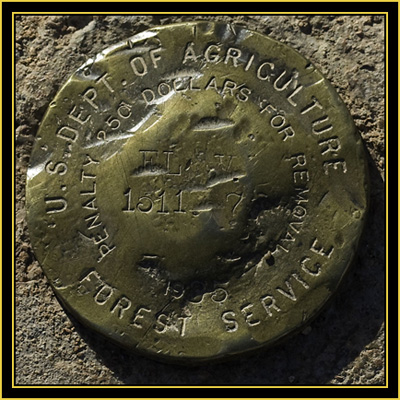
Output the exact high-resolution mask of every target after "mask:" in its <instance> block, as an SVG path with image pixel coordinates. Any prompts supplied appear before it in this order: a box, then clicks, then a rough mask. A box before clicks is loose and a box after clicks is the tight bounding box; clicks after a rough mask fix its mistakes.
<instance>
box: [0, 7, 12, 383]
mask: <svg viewBox="0 0 400 400" xmlns="http://www.w3.org/2000/svg"><path fill="white" fill-rule="evenodd" d="M14 33H15V32H14V15H12V19H11V38H12V46H11V47H12V49H11V62H12V70H11V71H12V78H11V80H12V101H11V113H12V120H11V129H12V138H11V146H12V148H11V160H12V169H11V183H12V189H11V195H12V198H11V207H12V215H11V217H12V225H11V226H12V235H13V236H12V244H11V251H12V258H11V260H12V262H11V274H12V275H11V281H12V282H11V293H12V308H11V329H12V331H11V346H12V349H13V352H12V355H11V369H12V371H11V377H12V382H13V384H14V366H15V360H14V343H15V342H14V339H15V337H14V334H15V324H14V318H15V315H14V306H15V245H14V239H15V226H14V218H15V205H14V195H15V193H14V187H15V186H14V185H15V182H14V166H15V154H14V149H15V139H14V132H15V130H14V128H15V126H14V115H15V114H14V113H15V93H14V76H15V58H14ZM3 267H4V266H3ZM0 279H1V278H0Z"/></svg>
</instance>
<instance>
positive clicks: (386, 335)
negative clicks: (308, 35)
mask: <svg viewBox="0 0 400 400" xmlns="http://www.w3.org/2000/svg"><path fill="white" fill-rule="evenodd" d="M28 1H29V0H26V1H25V2H28ZM45 1H46V0H45ZM151 1H153V0H149V2H151ZM233 1H236V0H233ZM295 1H296V0H295ZM3 2H7V1H3ZM23 2H24V1H23ZM71 2H75V0H71ZM76 2H78V0H76ZM260 2H261V1H260ZM338 2H340V1H338ZM367 2H369V0H367ZM371 2H372V1H371ZM389 2H393V3H398V1H397V0H389ZM51 14H108V15H143V14H150V15H151V14H162V15H165V14H189V15H198V14H199V13H198V12H118V13H115V12H114V13H113V12H96V13H91V12H60V11H57V12H51V13H46V12H12V13H11V15H12V56H11V59H12V85H13V88H14V73H15V70H14V69H15V66H14V50H13V49H14V17H15V15H51ZM203 14H208V15H210V14H216V15H220V14H222V15H228V14H229V15H237V14H238V12H214V13H207V12H205V13H203ZM240 14H250V15H254V14H259V15H271V14H279V15H280V14H285V15H309V14H311V15H314V14H316V15H319V14H335V15H351V14H356V15H384V16H385V21H386V24H385V25H386V51H385V52H386V63H385V64H386V77H385V78H386V96H385V98H386V124H385V127H386V135H385V137H386V149H385V156H386V165H388V147H389V146H388V141H389V139H388V135H387V133H388V109H387V104H388V46H387V44H388V41H389V38H388V19H387V16H388V12H334V13H331V12H306V13H299V12H284V13H283V12H241V13H240ZM398 14H400V10H399V11H398ZM0 16H2V10H1V11H0ZM398 36H400V34H399V33H398ZM0 37H1V33H0ZM1 50H2V46H1V43H0V51H1ZM1 71H2V66H1V64H0V72H1ZM1 87H2V83H1V82H0V88H1ZM399 88H400V84H399ZM0 103H1V100H0ZM14 110H15V99H14V96H13V99H12V116H13V118H12V132H13V134H12V155H11V159H12V165H13V167H14V161H15V157H14V145H15V138H14V128H15V127H14ZM0 115H1V116H2V114H0ZM0 150H2V144H1V143H0ZM398 150H400V145H398ZM398 170H400V166H399V167H398ZM0 172H1V166H0ZM385 179H386V199H388V171H387V168H386V170H385ZM0 185H1V187H2V178H1V175H0ZM399 193H400V190H399ZM1 197H2V189H0V205H1V204H2V199H1ZM14 213H15V208H14V169H13V170H12V232H13V238H14V234H15V232H14ZM399 218H400V217H399ZM1 221H2V217H1V216H0V222H1ZM1 237H2V232H0V239H1ZM387 242H388V210H387V208H386V243H387ZM399 244H400V239H399ZM11 247H12V257H13V258H12V260H13V261H12V348H13V350H14V332H15V324H14V298H15V290H14V284H15V279H14V278H15V276H14V275H15V274H14V273H15V263H14V251H15V248H14V240H12V246H11ZM399 247H400V246H399ZM1 250H2V247H0V252H1ZM387 272H388V257H387V247H386V310H387V309H388V273H387ZM1 282H2V277H1V276H0V283H1ZM1 304H2V303H1V299H0V307H1ZM385 322H386V329H385V338H386V363H385V367H386V371H385V372H386V378H387V380H386V385H385V386H383V385H382V386H325V385H324V386H250V387H249V386H202V387H204V388H247V389H250V388H292V387H296V388H321V387H324V388H339V389H340V388H386V387H388V377H387V371H388V316H387V313H386V321H385ZM0 326H1V327H2V324H1V325H0ZM1 338H2V336H1V332H0V340H1ZM1 352H2V350H0V354H1ZM14 364H15V360H14V351H13V352H12V388H16V389H18V388H37V387H38V386H26V385H24V386H15V385H14V378H15V377H14ZM399 374H400V373H399ZM399 377H400V375H399ZM40 387H41V388H65V387H66V386H53V385H51V386H42V385H41V386H40ZM67 387H71V386H67ZM154 387H156V388H192V387H193V386H73V388H154Z"/></svg>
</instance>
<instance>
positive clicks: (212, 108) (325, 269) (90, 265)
mask: <svg viewBox="0 0 400 400" xmlns="http://www.w3.org/2000/svg"><path fill="white" fill-rule="evenodd" d="M366 207H367V174H366V161H365V158H364V151H363V146H362V143H361V138H360V136H359V135H358V134H357V133H356V132H355V127H354V124H353V122H352V119H351V117H350V115H349V113H348V111H347V110H346V108H345V106H344V104H343V103H342V101H341V100H340V99H339V97H338V95H337V94H336V93H335V91H334V90H333V88H332V86H331V85H330V84H329V83H328V82H327V81H326V80H325V79H324V77H323V76H322V75H321V74H320V73H319V72H318V71H317V70H316V69H315V68H314V66H313V65H312V64H311V63H310V62H309V61H307V60H305V59H304V58H303V57H302V56H300V55H299V54H298V53H297V52H295V51H294V50H292V49H291V48H289V47H288V46H286V45H284V44H281V43H279V42H276V41H274V40H271V39H269V38H268V37H265V36H263V35H261V34H259V33H256V32H252V31H249V30H247V29H244V28H243V27H240V26H232V25H225V24H214V23H209V22H199V23H184V24H177V25H169V26H163V27H157V28H154V29H150V30H148V31H146V32H142V33H140V34H138V35H135V36H133V37H131V38H129V39H128V40H125V41H123V42H121V43H118V44H116V45H115V46H113V47H110V48H109V49H107V50H105V51H103V52H102V53H100V54H99V55H97V56H96V57H95V58H94V59H91V60H89V61H87V62H86V63H85V65H83V66H82V67H81V68H80V69H78V71H77V72H76V73H75V74H74V75H73V76H72V77H71V78H70V79H69V80H68V82H67V83H66V84H65V86H64V87H63V88H62V89H61V90H60V92H59V93H58V94H57V96H56V98H55V99H54V101H53V102H52V103H51V104H50V107H49V109H48V111H47V113H46V115H45V117H44V119H43V121H42V124H41V127H40V130H39V132H38V134H37V141H36V144H35V147H34V150H33V153H32V158H31V164H30V169H29V172H28V182H27V208H28V218H29V219H28V223H29V229H30V234H31V239H32V243H33V247H34V250H35V254H36V256H37V258H38V260H39V262H40V263H41V265H42V267H43V269H44V271H45V273H46V275H47V277H48V279H49V281H50V282H51V284H52V286H53V287H54V290H55V292H56V294H57V296H58V297H59V298H60V300H61V301H62V302H63V304H64V305H65V307H67V308H68V310H70V311H71V312H72V313H73V314H74V315H75V316H76V317H77V318H79V319H80V320H81V321H82V322H83V323H84V324H86V325H87V326H89V327H91V328H93V329H94V330H96V331H98V332H100V333H101V334H103V335H105V336H107V337H109V338H110V339H112V340H113V341H115V342H117V343H119V344H120V345H123V346H125V347H127V348H129V349H132V350H137V351H140V352H142V353H145V354H147V355H149V356H153V357H157V358H161V359H164V360H166V361H172V362H195V361H205V360H209V359H221V358H224V357H226V356H229V355H232V354H237V353H241V352H245V351H248V350H252V349H255V348H259V347H260V346H265V345H271V344H272V343H274V342H276V341H277V340H278V339H280V338H282V337H284V336H285V335H288V334H289V333H292V332H294V331H295V330H297V329H299V328H301V327H302V326H303V325H304V324H306V323H307V322H308V321H309V320H310V319H311V318H312V317H313V316H315V314H316V313H317V312H318V311H319V310H320V309H321V307H322V306H323V305H324V303H326V301H327V300H328V299H329V298H330V297H331V295H332V294H333V292H334V291H335V290H336V288H337V287H338V284H339V282H340V281H341V279H342V277H343V275H344V274H345V272H346V269H347V268H348V266H349V263H350V261H351V260H352V258H353V255H354V252H355V249H356V245H357V242H358V239H359V236H360V233H361V230H362V226H363V223H364V219H365V218H364V217H365V212H366Z"/></svg>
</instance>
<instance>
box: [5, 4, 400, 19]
mask: <svg viewBox="0 0 400 400" xmlns="http://www.w3.org/2000/svg"><path fill="white" fill-rule="evenodd" d="M75 1H76V2H78V0H71V1H70V2H75ZM149 2H151V1H149ZM395 2H397V1H395ZM59 14H60V15H64V14H82V15H85V14H87V15H100V14H107V15H238V14H240V15H387V14H388V13H387V12H383V11H382V12H379V11H371V12H356V11H348V12H344V11H340V12H326V11H321V12H316V11H308V12H304V13H301V12H300V13H299V12H293V11H255V12H249V11H241V12H240V13H239V12H232V11H226V12H225V11H224V12H223V11H215V12H196V11H188V12H183V11H182V12H176V11H175V12H172V11H165V12H162V11H142V12H128V11H122V12H107V11H98V12H89V11H71V12H70V11H51V12H44V11H41V12H39V11H27V12H13V13H12V15H59Z"/></svg>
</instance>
